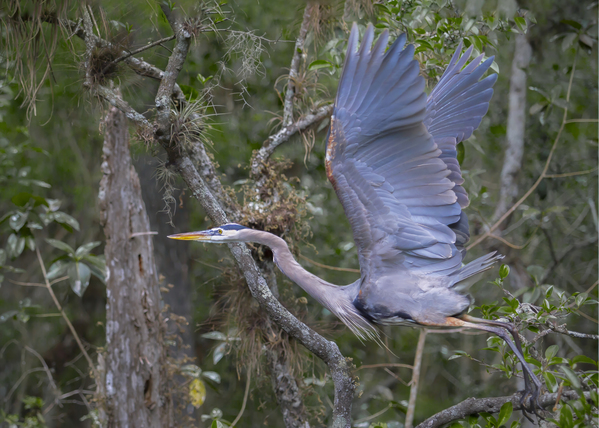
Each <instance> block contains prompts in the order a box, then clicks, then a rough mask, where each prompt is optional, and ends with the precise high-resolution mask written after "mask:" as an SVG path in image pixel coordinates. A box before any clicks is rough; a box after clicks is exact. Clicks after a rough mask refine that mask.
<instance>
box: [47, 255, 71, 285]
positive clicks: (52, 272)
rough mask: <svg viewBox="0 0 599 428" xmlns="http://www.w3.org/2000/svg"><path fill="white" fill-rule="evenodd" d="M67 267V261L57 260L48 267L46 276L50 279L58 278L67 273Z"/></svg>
mask: <svg viewBox="0 0 599 428" xmlns="http://www.w3.org/2000/svg"><path fill="white" fill-rule="evenodd" d="M68 267H69V263H68V262H65V261H64V260H57V261H56V262H54V263H52V266H50V269H48V273H47V275H46V276H47V277H48V279H49V280H50V281H52V280H54V279H56V278H60V277H61V276H63V275H64V274H66V273H67V268H68Z"/></svg>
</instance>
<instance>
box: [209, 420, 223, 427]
mask: <svg viewBox="0 0 599 428" xmlns="http://www.w3.org/2000/svg"><path fill="white" fill-rule="evenodd" d="M210 428H225V424H223V423H222V422H221V421H219V420H217V419H214V420H213V421H212V425H210Z"/></svg>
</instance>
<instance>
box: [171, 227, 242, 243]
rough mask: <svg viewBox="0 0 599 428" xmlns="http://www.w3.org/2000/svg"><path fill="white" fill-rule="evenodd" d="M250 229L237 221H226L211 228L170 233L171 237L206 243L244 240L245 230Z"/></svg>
mask: <svg viewBox="0 0 599 428" xmlns="http://www.w3.org/2000/svg"><path fill="white" fill-rule="evenodd" d="M251 230H252V229H250V228H248V227H245V226H242V225H240V224H237V223H227V224H223V225H222V226H219V227H213V228H212V229H208V230H202V231H199V232H187V233H178V234H176V235H170V236H169V238H171V239H180V240H183V241H202V242H208V243H215V244H218V243H221V242H244V241H246V239H244V238H246V237H245V232H246V231H251Z"/></svg>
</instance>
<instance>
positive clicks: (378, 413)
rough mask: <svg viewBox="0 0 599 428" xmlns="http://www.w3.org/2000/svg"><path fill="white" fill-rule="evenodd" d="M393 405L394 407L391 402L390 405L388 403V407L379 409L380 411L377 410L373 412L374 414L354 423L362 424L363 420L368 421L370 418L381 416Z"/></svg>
mask: <svg viewBox="0 0 599 428" xmlns="http://www.w3.org/2000/svg"><path fill="white" fill-rule="evenodd" d="M391 407H392V405H391V404H388V405H387V407H385V408H384V409H383V410H379V411H378V412H376V413H373V414H372V415H370V416H367V417H365V418H362V419H358V420H357V421H354V425H357V424H360V423H362V422H368V421H369V420H372V419H374V418H376V417H379V416H381V415H382V414H383V413H385V412H386V411H387V410H389V409H390V408H391Z"/></svg>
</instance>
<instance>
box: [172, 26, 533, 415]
mask: <svg viewBox="0 0 599 428" xmlns="http://www.w3.org/2000/svg"><path fill="white" fill-rule="evenodd" d="M373 41H374V30H373V27H372V26H369V27H368V28H367V30H366V32H365V34H364V37H363V40H362V43H361V44H360V46H358V30H357V26H356V25H354V27H353V28H352V31H351V34H350V37H349V41H348V48H347V55H346V59H345V64H344V68H343V73H342V76H341V79H340V82H339V88H338V91H337V97H336V100H335V109H334V111H333V114H332V116H331V121H330V128H329V134H328V136H327V148H326V157H325V166H326V173H327V177H328V179H329V180H330V182H331V184H332V185H333V188H334V190H335V192H336V193H337V196H338V198H339V200H340V202H341V204H342V206H343V208H344V211H345V214H346V216H347V218H348V220H349V223H350V225H351V228H352V232H353V236H354V241H355V243H356V248H357V250H358V258H359V262H360V273H361V275H360V276H361V277H360V279H359V280H358V281H356V282H354V283H352V284H349V285H345V286H338V285H334V284H330V283H328V282H326V281H324V280H323V279H321V278H318V277H317V276H315V275H313V274H311V273H310V272H308V271H306V270H305V269H304V268H303V267H302V266H300V265H299V263H298V262H297V261H296V260H295V259H294V257H293V255H292V254H291V252H290V251H289V248H288V246H287V243H286V242H285V241H284V240H283V239H281V238H280V237H277V236H275V235H273V234H271V233H268V232H264V231H259V230H253V229H249V228H246V227H243V226H240V225H237V224H226V225H221V226H220V227H216V228H213V229H210V230H207V231H201V232H191V233H182V234H178V235H173V236H171V238H174V239H184V240H198V241H203V242H211V243H225V242H255V243H259V244H263V245H266V246H268V247H270V248H271V249H272V251H273V255H274V261H275V263H276V264H277V266H278V267H279V269H280V270H281V271H282V273H283V274H285V275H286V276H287V277H289V278H290V279H291V280H292V281H293V282H295V283H296V284H298V285H299V286H300V287H302V288H303V289H304V290H305V291H306V292H307V293H308V294H310V295H311V296H312V297H314V298H315V299H316V300H317V301H318V302H319V303H320V304H322V305H323V306H325V307H326V308H327V309H329V310H330V311H331V312H332V313H333V314H335V315H336V316H337V317H338V318H339V319H341V320H342V321H343V322H344V323H345V324H346V325H347V326H348V327H349V328H350V329H351V330H352V331H353V332H354V333H355V334H356V335H357V336H358V337H360V338H362V339H365V338H371V339H378V337H379V336H378V331H377V329H376V328H375V325H376V324H381V325H401V324H410V325H422V326H440V327H469V328H477V329H480V330H485V331H488V332H492V333H495V334H497V335H499V336H500V337H501V338H502V339H504V340H505V341H506V343H507V344H508V345H509V346H510V348H511V349H512V350H513V351H514V353H515V354H516V356H517V357H518V358H519V359H520V361H521V363H522V368H523V370H524V372H525V373H526V375H525V383H526V387H525V394H523V400H524V398H525V396H528V395H531V397H532V400H531V403H532V404H530V406H529V408H531V409H532V410H533V411H534V410H535V406H536V399H537V397H538V394H539V388H540V386H541V384H540V382H539V381H538V379H537V378H536V377H535V375H534V374H533V372H532V371H531V369H530V368H529V367H528V365H527V364H526V362H525V361H524V357H523V355H522V350H521V346H520V343H519V338H518V334H517V331H516V330H515V328H514V327H513V326H512V325H511V324H507V323H502V322H499V321H490V320H481V319H477V318H473V317H470V316H468V315H466V314H465V313H466V311H467V310H468V308H469V307H470V305H471V303H472V299H471V297H470V296H469V295H467V294H465V292H466V290H467V289H468V287H469V286H470V285H471V284H472V283H474V282H475V281H476V280H477V279H478V277H479V275H480V274H481V273H483V272H484V271H486V270H488V269H490V268H491V267H492V265H493V264H494V263H495V262H496V261H498V260H500V259H501V258H502V256H500V255H497V254H495V253H490V254H487V255H485V256H483V257H480V258H478V259H476V260H474V261H471V262H470V263H468V264H466V265H463V259H464V256H465V255H466V249H465V246H466V243H467V242H468V240H469V238H470V234H469V229H468V218H467V216H466V213H465V212H464V211H463V209H464V208H466V207H467V206H468V204H469V200H468V194H467V193H466V191H465V189H464V188H463V187H462V184H463V182H464V179H463V178H462V173H461V169H460V165H459V163H458V160H457V149H456V146H457V144H459V143H460V142H462V141H463V140H465V139H467V138H468V137H470V135H472V132H473V131H474V130H475V129H476V128H477V127H478V125H479V124H480V122H481V119H482V117H483V116H484V115H485V114H486V112H487V110H488V107H489V100H490V99H491V96H492V94H493V89H492V87H493V84H494V83H495V81H496V80H497V75H495V74H493V75H490V76H488V77H485V78H482V76H483V75H484V74H485V72H486V71H487V70H488V69H489V67H490V66H491V64H492V62H493V58H489V59H487V60H485V61H484V62H483V61H482V55H481V56H479V57H478V58H476V59H474V60H472V61H471V62H470V63H467V61H468V59H469V58H470V56H471V53H472V47H471V48H470V49H468V50H467V51H466V52H465V53H464V54H463V55H461V50H462V47H461V44H460V47H459V48H458V49H457V50H456V53H455V54H454V56H453V58H452V59H451V62H450V64H449V66H448V68H447V70H446V71H445V73H444V74H443V76H442V77H441V79H440V81H439V83H438V84H437V86H436V87H435V88H434V89H433V90H432V92H431V93H430V94H429V95H428V97H427V95H426V94H425V92H424V86H425V85H424V79H423V78H422V77H421V76H420V67H419V65H418V62H417V61H416V60H414V48H413V46H411V45H408V46H405V41H406V37H405V35H402V36H400V37H398V38H397V40H395V42H394V43H393V44H392V45H391V46H390V47H389V48H388V49H387V42H388V33H387V32H386V31H384V32H383V33H382V34H381V36H380V37H379V39H378V40H377V41H376V43H374V45H373ZM404 47H405V48H404ZM507 331H509V332H510V333H511V334H512V336H513V338H514V342H513V341H512V340H511V339H510V337H509V336H508V334H507ZM531 382H532V383H531Z"/></svg>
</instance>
